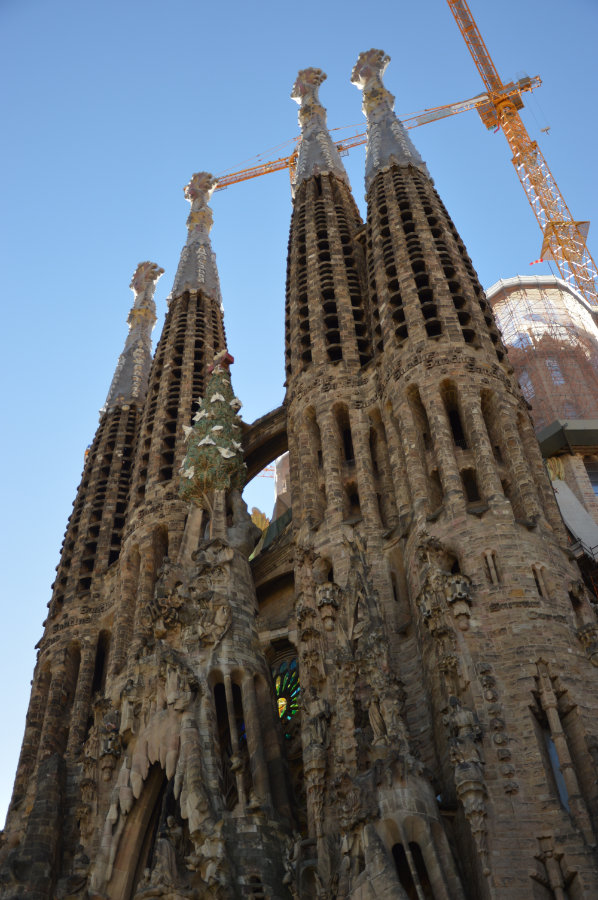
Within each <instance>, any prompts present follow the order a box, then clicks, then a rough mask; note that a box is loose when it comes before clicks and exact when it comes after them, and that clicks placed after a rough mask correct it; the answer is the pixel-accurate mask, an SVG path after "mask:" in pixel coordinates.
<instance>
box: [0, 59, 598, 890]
mask: <svg viewBox="0 0 598 900" xmlns="http://www.w3.org/2000/svg"><path fill="white" fill-rule="evenodd" d="M388 61H389V60H388V57H387V56H385V55H384V54H383V53H382V51H379V50H371V51H368V52H366V53H363V54H361V55H360V57H359V59H358V60H357V63H356V65H355V67H354V69H353V73H352V82H353V83H354V84H355V86H356V87H357V88H359V89H360V90H361V91H362V92H363V110H364V113H365V115H366V117H367V128H368V143H367V156H366V172H365V184H366V191H367V219H366V221H365V223H364V222H362V220H361V218H360V215H359V213H358V210H357V207H356V204H355V202H354V199H353V196H352V193H351V188H350V186H349V183H348V179H347V175H346V173H345V170H344V168H343V164H342V162H341V159H340V158H339V154H338V152H337V149H336V147H335V144H334V143H333V141H332V140H331V138H330V135H329V133H328V131H327V129H326V113H325V110H324V108H323V107H322V106H321V104H320V100H319V96H318V90H319V86H320V84H321V83H322V82H323V80H324V78H325V77H326V76H325V75H324V73H323V72H322V71H321V70H319V69H305V70H303V71H301V72H300V73H299V75H298V78H297V81H296V83H295V85H294V88H293V93H292V97H293V98H294V99H295V100H296V101H297V102H298V103H299V104H300V111H299V121H300V125H301V141H300V145H299V151H298V159H297V167H296V173H295V178H294V198H293V211H292V218H291V227H290V238H289V248H288V269H287V285H286V396H285V400H284V403H283V405H282V406H281V407H280V408H279V409H276V410H274V411H272V412H271V413H269V414H267V415H265V416H264V417H263V418H261V419H259V420H258V421H256V422H254V423H253V424H251V425H249V424H246V423H244V422H243V421H242V419H241V417H240V415H239V410H240V406H241V403H240V402H239V400H238V399H237V398H236V396H235V394H234V392H233V388H232V386H231V375H230V364H231V363H232V362H233V360H232V356H231V355H229V350H228V348H227V346H226V339H225V332H224V325H223V318H222V304H221V296H220V288H219V280H218V273H217V269H216V262H215V256H214V253H213V251H212V248H211V243H210V237H209V232H210V227H211V224H212V212H211V210H210V208H209V206H208V201H209V199H210V195H211V193H212V191H213V190H214V187H215V184H216V182H215V179H213V178H212V176H210V175H208V174H207V173H199V174H196V175H194V176H193V177H192V178H191V181H190V182H189V184H188V185H187V187H186V189H185V191H186V196H187V199H188V200H190V202H191V213H190V215H189V219H188V222H187V225H188V238H187V242H186V244H185V246H184V248H183V251H182V254H181V259H180V263H179V267H178V270H177V273H176V277H175V279H174V286H173V289H172V293H171V296H170V300H169V308H168V313H167V316H166V320H165V322H164V327H163V330H162V334H161V337H160V340H159V342H158V345H157V349H156V352H155V355H154V356H153V358H152V355H151V343H150V333H151V330H152V327H153V325H154V322H155V319H156V315H155V304H154V300H153V294H154V290H155V285H156V282H157V280H158V278H159V277H160V275H161V274H162V270H161V269H160V268H159V267H158V266H157V265H156V264H154V263H150V262H144V263H141V264H140V265H139V266H138V268H137V270H136V272H135V274H134V276H133V280H132V282H131V287H132V289H133V292H134V295H135V300H134V304H133V308H132V309H131V312H130V315H129V319H128V322H129V335H128V337H127V341H126V344H125V347H124V350H123V353H122V355H121V357H120V359H119V361H118V365H117V368H116V372H115V375H114V378H113V380H112V384H111V387H110V390H109V393H108V398H107V401H106V405H105V408H104V409H103V411H102V413H101V418H100V423H99V427H98V430H97V433H96V435H95V439H94V441H93V444H92V445H91V448H90V451H89V454H88V456H87V458H86V462H85V467H84V471H83V476H82V481H81V484H80V486H79V489H78V493H77V497H76V500H75V503H74V508H73V512H72V515H71V517H70V520H69V523H68V526H67V530H66V535H65V540H64V544H63V547H62V555H61V558H60V564H59V566H58V570H57V577H56V581H55V584H54V586H53V594H52V598H51V601H50V603H49V611H48V616H47V619H46V622H45V631H44V635H43V637H42V639H41V641H40V643H39V645H38V647H39V653H38V659H37V664H36V668H35V672H34V677H33V682H32V684H33V687H32V692H31V701H30V705H29V710H28V713H27V719H26V728H25V734H24V738H23V745H22V750H21V755H20V759H19V763H18V769H17V774H16V781H15V786H14V793H13V797H12V802H11V806H10V809H9V813H8V818H7V822H6V827H5V830H4V832H3V833H2V839H1V844H0V897H1V898H2V900H9V898H10V900H13V898H21V897H23V898H29V900H47V898H62V900H67V898H73V900H74V898H88V900H105V898H111V900H130V898H131V900H132V898H135V900H154V898H163V900H183V898H214V900H229V898H230V900H234V898H247V900H249V898H253V900H257V898H271V900H309V898H327V900H335V898H338V900H341V898H342V900H349V898H350V900H374V898H376V900H381V898H384V900H390V898H410V900H428V898H429V900H431V898H434V900H465V898H468V900H491V898H496V900H498V898H500V900H520V898H521V900H523V898H535V900H544V898H546V900H548V898H555V900H565V898H570V900H582V898H585V900H590V898H596V897H598V860H597V856H596V840H597V836H598V780H597V774H598V719H597V717H596V706H597V704H598V668H597V666H598V624H597V619H596V610H595V605H594V604H595V598H594V597H593V595H591V594H590V593H589V591H588V590H587V588H586V586H585V584H584V582H583V580H582V579H581V577H580V572H579V570H578V568H577V565H576V563H575V560H574V559H573V556H572V554H571V552H570V551H569V550H568V540H567V534H566V531H565V528H564V526H563V524H562V521H561V518H560V515H559V512H558V508H557V506H556V503H555V498H554V494H553V491H552V489H551V485H550V481H549V479H548V477H547V474H546V471H545V468H544V465H543V461H542V457H541V454H540V451H539V448H538V444H537V441H536V438H535V434H534V430H533V427H532V424H531V422H530V417H529V411H528V407H527V404H526V402H525V400H524V398H523V396H522V394H521V391H520V388H519V385H518V383H517V381H516V379H515V377H514V374H513V370H512V367H511V365H510V364H509V360H508V358H507V355H506V352H505V347H504V345H503V343H502V340H501V337H500V334H499V332H498V331H497V328H496V324H495V321H494V317H493V314H492V311H491V309H490V306H489V304H488V302H487V300H486V298H485V296H484V292H483V290H482V288H481V286H480V283H479V281H478V279H477V277H476V273H475V270H474V268H473V266H472V264H471V261H470V259H469V256H468V255H467V252H466V249H465V247H464V245H463V243H462V241H461V239H460V237H459V234H458V233H457V231H456V229H455V227H454V225H453V222H452V221H451V219H450V216H449V214H448V212H447V211H446V209H445V207H444V206H443V204H442V201H441V199H440V198H439V196H438V194H437V193H436V191H435V188H434V183H433V181H432V179H431V177H430V175H429V173H428V170H427V168H426V165H425V163H424V162H423V160H422V159H421V157H420V155H419V154H418V152H417V150H416V149H415V147H414V146H413V144H412V142H411V140H410V139H409V137H408V136H407V133H406V131H405V129H404V127H403V126H402V125H401V123H400V122H399V121H398V119H397V117H396V115H395V113H394V112H393V102H394V98H393V96H392V94H390V93H389V91H388V90H387V89H386V87H385V86H384V84H383V81H382V76H383V73H384V71H385V69H386V66H387V64H388ZM230 349H231V350H232V351H234V348H230ZM287 448H288V451H289V460H290V497H291V503H290V507H291V508H290V509H289V510H287V511H286V512H285V513H284V515H283V516H281V517H279V518H278V519H277V520H276V521H275V522H273V523H272V524H271V525H270V527H269V529H268V531H267V532H266V534H265V536H262V535H261V533H260V530H259V529H258V528H257V526H256V525H255V524H254V523H253V521H252V520H251V518H250V516H249V514H248V512H247V509H246V506H245V503H244V501H243V500H242V496H241V491H242V489H243V486H244V484H245V483H246V482H247V480H248V479H249V478H251V477H253V475H255V474H256V473H257V472H258V471H260V469H261V468H262V467H263V466H264V465H266V464H267V463H269V462H271V461H272V460H273V459H275V458H277V457H278V456H280V455H281V454H282V453H283V452H284V451H285V450H286V449H287ZM258 539H259V540H260V544H259V545H258V546H257V547H256V544H257V542H258Z"/></svg>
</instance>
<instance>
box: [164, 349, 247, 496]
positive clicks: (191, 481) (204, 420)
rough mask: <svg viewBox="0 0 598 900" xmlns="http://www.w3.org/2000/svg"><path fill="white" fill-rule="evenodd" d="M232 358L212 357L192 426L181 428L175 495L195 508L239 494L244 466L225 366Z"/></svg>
mask: <svg viewBox="0 0 598 900" xmlns="http://www.w3.org/2000/svg"><path fill="white" fill-rule="evenodd" d="M232 362H233V357H232V356H231V355H230V354H229V353H228V351H226V350H222V351H221V352H220V353H218V354H217V355H216V356H215V357H214V363H213V365H212V367H211V370H210V374H209V377H208V381H207V384H206V389H205V393H204V396H203V397H202V398H201V399H200V400H199V409H198V410H197V412H196V413H195V415H194V416H193V422H194V424H193V426H184V431H185V434H186V437H187V440H188V446H187V453H186V455H185V458H184V460H183V464H182V466H181V468H180V470H179V474H180V476H181V479H180V486H179V494H180V496H181V497H182V498H183V500H190V501H191V502H192V503H195V505H196V506H200V507H202V508H203V509H207V510H209V511H210V513H211V512H212V511H213V510H212V504H213V498H214V496H215V494H216V493H217V492H219V491H230V490H237V491H242V490H243V485H244V483H245V463H244V462H243V448H242V446H241V422H240V419H239V415H238V412H239V410H240V408H241V403H240V401H239V400H238V399H237V397H235V395H234V393H233V389H232V385H231V381H230V371H229V367H230V365H231V363H232Z"/></svg>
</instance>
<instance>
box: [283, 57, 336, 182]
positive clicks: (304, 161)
mask: <svg viewBox="0 0 598 900" xmlns="http://www.w3.org/2000/svg"><path fill="white" fill-rule="evenodd" d="M325 80H326V73H325V72H323V71H322V70H321V69H313V68H311V69H301V71H300V72H299V73H298V75H297V80H296V81H295V84H294V85H293V90H292V92H291V98H292V99H293V100H295V101H296V102H297V103H299V105H300V109H299V125H300V126H301V140H300V142H299V150H298V155H297V167H296V170H295V177H294V179H293V194H294V193H295V191H296V190H297V188H298V186H299V185H300V184H301V182H302V181H306V180H307V179H308V178H311V177H312V176H313V175H324V174H330V175H336V177H337V178H342V180H343V181H346V182H347V184H348V183H349V179H348V177H347V173H346V172H345V167H344V166H343V164H342V162H341V158H340V156H339V152H338V150H337V149H336V145H335V144H334V141H333V140H332V138H331V137H330V134H329V133H328V129H327V127H326V110H325V109H324V107H323V106H322V104H321V103H320V98H319V96H318V89H319V87H320V85H321V84H322V82H323V81H325Z"/></svg>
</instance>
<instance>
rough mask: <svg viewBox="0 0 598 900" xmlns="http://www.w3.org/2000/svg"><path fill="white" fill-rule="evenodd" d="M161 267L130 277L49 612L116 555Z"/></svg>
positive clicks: (146, 266)
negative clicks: (118, 343)
mask: <svg viewBox="0 0 598 900" xmlns="http://www.w3.org/2000/svg"><path fill="white" fill-rule="evenodd" d="M163 272H164V270H163V269H160V268H159V267H158V266H157V265H156V264H155V263H150V262H143V263H140V264H139V266H138V267H137V269H136V270H135V274H134V275H133V278H132V280H131V285H130V287H131V289H132V290H133V291H134V293H135V302H134V305H133V307H132V309H131V311H130V313H129V317H128V320H127V321H128V324H129V335H128V337H127V340H126V343H125V348H124V350H123V352H122V354H121V356H120V358H119V360H118V364H117V367H116V371H115V374H114V378H113V379H112V384H111V386H110V390H109V392H108V397H107V398H106V403H105V405H104V408H103V410H102V412H101V417H100V424H99V426H98V430H97V432H96V434H95V437H94V440H93V442H92V444H91V446H90V447H89V449H88V450H87V452H86V454H85V466H84V469H83V477H82V480H81V484H80V485H79V490H78V492H77V497H76V499H75V502H74V504H73V507H74V508H73V512H72V514H71V517H70V519H69V522H68V525H67V530H66V534H65V538H64V543H63V546H62V555H61V559H60V563H59V565H58V568H57V576H56V582H55V584H54V593H53V596H52V601H51V605H50V610H51V612H50V615H51V616H52V617H53V616H55V615H56V614H57V613H58V612H59V611H60V609H61V608H62V605H63V604H64V603H65V601H70V600H71V599H72V598H73V597H83V596H86V595H88V594H89V592H90V590H91V586H92V582H93V579H94V577H95V576H98V575H102V574H103V573H104V572H105V570H106V568H107V567H108V566H110V565H112V563H113V562H115V561H116V560H117V559H118V555H119V552H120V545H121V540H122V533H123V528H124V524H125V513H126V508H127V502H128V499H129V487H130V482H131V471H132V465H133V455H134V450H135V440H136V437H137V429H138V427H139V420H140V416H141V410H142V408H143V403H144V400H145V395H146V391H147V382H148V375H149V370H150V366H151V358H152V355H151V332H152V328H153V327H154V323H155V321H156V305H155V303H154V291H155V289H156V283H157V281H158V279H159V278H160V276H161V275H162V274H163Z"/></svg>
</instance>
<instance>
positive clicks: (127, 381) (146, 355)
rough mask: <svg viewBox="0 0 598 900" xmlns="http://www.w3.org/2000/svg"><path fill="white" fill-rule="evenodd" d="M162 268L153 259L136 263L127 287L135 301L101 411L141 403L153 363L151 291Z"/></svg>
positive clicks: (154, 312) (152, 307)
mask: <svg viewBox="0 0 598 900" xmlns="http://www.w3.org/2000/svg"><path fill="white" fill-rule="evenodd" d="M163 274H164V269H161V268H160V266H158V265H156V263H153V262H142V263H139V265H138V266H137V268H136V269H135V272H134V273H133V277H132V278H131V282H130V284H129V287H130V288H131V290H132V291H133V293H134V294H135V302H134V303H133V307H132V309H131V311H130V313H129V316H128V318H127V322H128V324H129V334H128V336H127V340H126V342H125V348H124V350H123V352H122V353H121V355H120V357H119V360H118V363H117V366H116V371H115V372H114V378H113V379H112V384H111V385H110V390H109V391H108V396H107V398H106V403H105V404H104V407H103V409H102V410H101V412H102V413H104V412H106V411H107V410H111V409H114V408H115V407H116V406H124V405H127V404H130V403H141V402H142V401H143V400H144V398H145V394H146V391H147V383H148V380H149V372H150V368H151V364H152V341H151V333H152V328H153V327H154V324H155V322H156V304H155V303H154V292H155V290H156V284H157V282H158V279H159V278H160V277H161V276H162V275H163Z"/></svg>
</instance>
